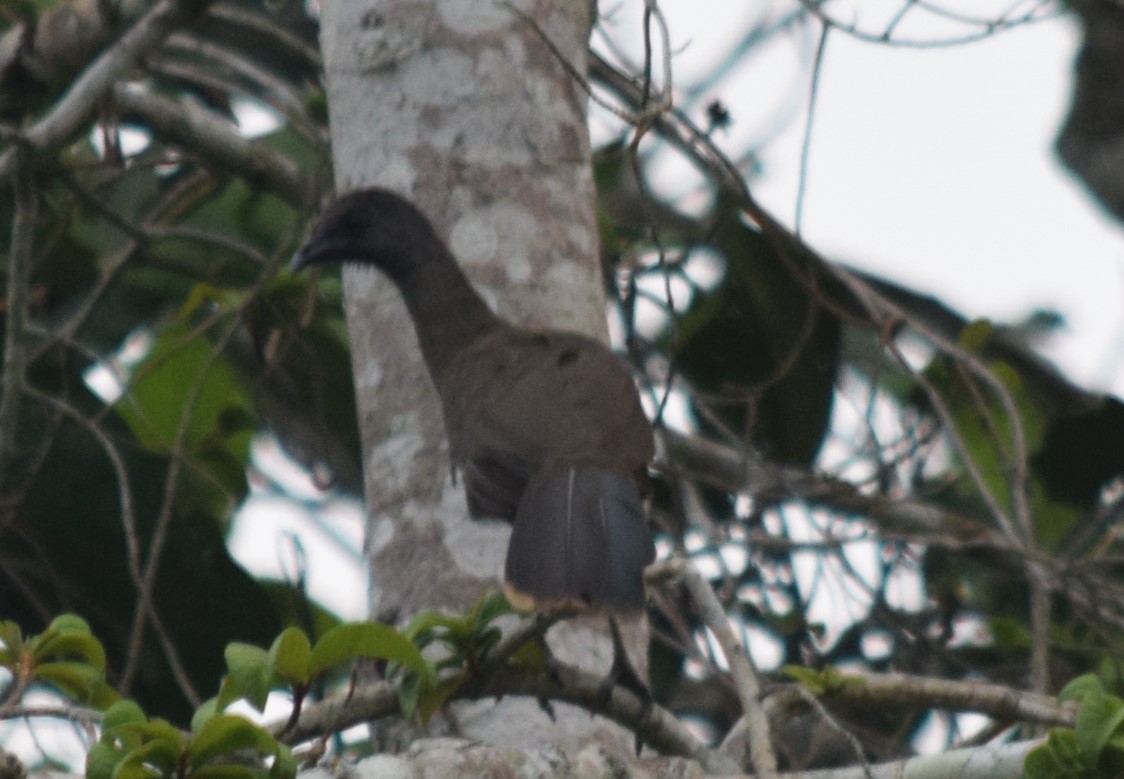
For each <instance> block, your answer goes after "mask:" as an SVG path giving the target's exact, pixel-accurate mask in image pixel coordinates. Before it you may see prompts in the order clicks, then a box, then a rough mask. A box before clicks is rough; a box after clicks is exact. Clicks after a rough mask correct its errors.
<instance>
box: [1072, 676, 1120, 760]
mask: <svg viewBox="0 0 1124 779" xmlns="http://www.w3.org/2000/svg"><path fill="white" fill-rule="evenodd" d="M1122 726H1124V701H1121V700H1120V699H1119V698H1117V697H1115V696H1113V695H1108V694H1106V693H1103V692H1100V693H1089V694H1088V695H1086V696H1085V698H1084V699H1083V700H1082V701H1081V706H1080V708H1078V710H1077V722H1076V727H1075V728H1074V730H1075V731H1076V733H1077V748H1078V751H1079V752H1080V753H1081V756H1082V759H1083V760H1084V762H1085V764H1086V765H1088V766H1096V765H1098V764H1099V763H1100V762H1101V757H1102V755H1103V753H1104V751H1105V748H1106V747H1107V746H1108V744H1109V742H1110V741H1111V740H1112V738H1113V737H1114V736H1117V735H1119V733H1120V731H1121V729H1122Z"/></svg>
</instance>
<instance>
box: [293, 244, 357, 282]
mask: <svg viewBox="0 0 1124 779" xmlns="http://www.w3.org/2000/svg"><path fill="white" fill-rule="evenodd" d="M351 254H352V253H351V252H350V251H349V250H348V247H347V246H346V245H345V244H344V243H343V242H342V241H334V240H332V239H331V238H329V237H327V236H314V237H312V238H309V239H308V240H307V241H305V243H304V245H303V246H301V248H299V249H297V251H296V253H295V254H294V255H293V259H292V260H290V261H289V272H290V273H300V272H301V271H302V270H304V269H305V268H307V267H308V266H309V265H316V264H319V263H322V262H342V261H344V260H347V259H349V258H350V257H351Z"/></svg>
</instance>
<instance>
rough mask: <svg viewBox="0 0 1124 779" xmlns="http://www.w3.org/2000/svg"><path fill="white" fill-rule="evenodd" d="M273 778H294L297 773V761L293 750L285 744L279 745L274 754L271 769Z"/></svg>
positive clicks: (270, 773) (270, 772)
mask: <svg viewBox="0 0 1124 779" xmlns="http://www.w3.org/2000/svg"><path fill="white" fill-rule="evenodd" d="M269 775H270V776H271V777H272V778H273V779H293V777H294V776H296V775H297V761H296V758H294V757H293V752H292V750H291V749H289V748H288V747H287V746H285V745H284V744H278V745H277V752H276V753H275V754H274V755H273V765H272V766H271V767H270V769H269Z"/></svg>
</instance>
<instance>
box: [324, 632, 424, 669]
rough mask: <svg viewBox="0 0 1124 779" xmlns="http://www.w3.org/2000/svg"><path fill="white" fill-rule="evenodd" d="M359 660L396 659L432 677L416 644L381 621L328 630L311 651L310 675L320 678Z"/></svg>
mask: <svg viewBox="0 0 1124 779" xmlns="http://www.w3.org/2000/svg"><path fill="white" fill-rule="evenodd" d="M360 657H369V658H375V659H379V660H393V661H395V662H397V663H401V664H402V665H404V666H406V667H407V668H409V669H410V670H412V671H414V672H415V673H417V674H418V675H419V676H421V677H422V678H423V679H425V680H426V681H427V682H428V680H429V679H430V678H431V671H430V668H429V664H428V663H427V662H426V660H425V658H424V657H422V654H421V652H420V651H418V648H417V647H416V646H415V645H414V643H413V642H412V641H410V639H408V638H406V636H405V635H403V634H402V633H401V632H399V631H398V630H396V629H395V628H393V627H391V626H390V625H384V624H382V623H381V622H355V623H349V624H346V625H340V626H339V627H335V628H332V629H331V630H329V631H328V632H327V633H325V634H324V636H323V637H322V638H321V639H320V640H319V641H317V642H316V646H315V647H313V648H312V658H311V660H310V662H309V675H310V676H317V675H319V674H321V673H323V672H324V671H326V670H328V669H329V668H331V667H333V666H335V665H339V664H340V663H343V662H346V661H349V660H355V659H357V658H360Z"/></svg>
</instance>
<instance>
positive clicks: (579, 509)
mask: <svg viewBox="0 0 1124 779" xmlns="http://www.w3.org/2000/svg"><path fill="white" fill-rule="evenodd" d="M655 556H656V549H655V546H654V545H653V543H652V536H651V533H650V532H649V530H648V521H647V519H646V517H645V516H644V506H643V501H642V499H641V497H640V492H639V490H638V489H637V487H636V482H635V481H634V480H633V479H632V478H631V477H623V476H618V475H617V474H615V473H612V472H610V471H606V470H603V469H601V468H594V467H588V466H583V467H571V468H565V469H555V470H544V471H540V472H539V473H536V474H535V475H534V476H533V477H531V479H530V480H529V481H528V483H527V487H526V490H525V491H524V493H523V497H522V499H521V500H520V502H519V508H518V510H517V511H516V514H515V527H514V529H513V530H512V533H511V542H510V544H509V545H508V549H507V570H506V573H505V575H504V579H505V584H506V589H507V593H508V597H509V599H510V600H511V601H512V603H513V604H514V605H516V606H517V607H521V608H528V609H530V608H535V609H538V610H540V611H550V610H554V609H563V608H569V607H577V608H580V609H587V608H594V609H604V610H606V611H612V612H635V611H639V610H640V609H642V608H643V607H644V581H643V572H644V567H645V566H647V565H648V564H649V563H651V562H652V561H653V560H654V559H655Z"/></svg>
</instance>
